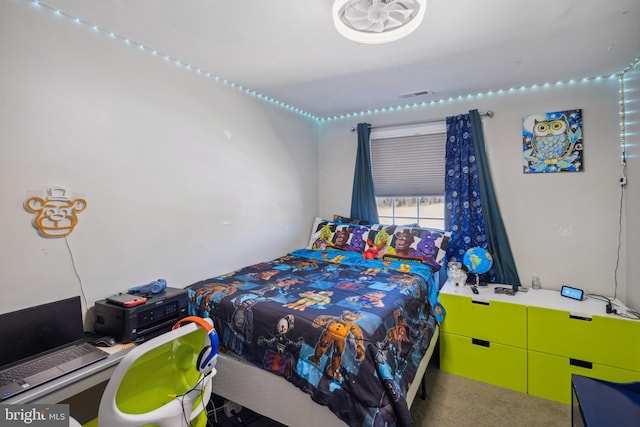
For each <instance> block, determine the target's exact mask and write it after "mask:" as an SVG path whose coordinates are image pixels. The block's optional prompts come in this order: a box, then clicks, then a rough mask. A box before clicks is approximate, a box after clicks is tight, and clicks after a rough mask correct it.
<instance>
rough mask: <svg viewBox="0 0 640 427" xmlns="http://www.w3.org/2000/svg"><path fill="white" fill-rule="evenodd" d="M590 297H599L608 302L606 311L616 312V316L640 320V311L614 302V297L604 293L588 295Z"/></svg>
mask: <svg viewBox="0 0 640 427" xmlns="http://www.w3.org/2000/svg"><path fill="white" fill-rule="evenodd" d="M587 296H588V297H589V298H593V299H597V300H600V301H603V302H605V303H606V305H605V311H606V313H607V314H614V315H616V316H620V317H625V318H627V319H633V320H640V313H638V312H637V311H634V310H630V309H628V308H626V307H625V308H624V311H623V309H622V307H620V306H619V305H618V304H616V303H614V302H613V301H614V300H612V299H610V298H608V297H605V296H603V295H598V294H589V295H587Z"/></svg>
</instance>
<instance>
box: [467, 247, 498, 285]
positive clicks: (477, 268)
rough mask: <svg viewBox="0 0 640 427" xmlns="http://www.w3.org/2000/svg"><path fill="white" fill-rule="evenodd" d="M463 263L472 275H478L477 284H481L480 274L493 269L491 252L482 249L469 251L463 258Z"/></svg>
mask: <svg viewBox="0 0 640 427" xmlns="http://www.w3.org/2000/svg"><path fill="white" fill-rule="evenodd" d="M462 263H463V264H464V265H465V266H466V267H467V268H468V269H469V271H470V272H471V273H474V274H475V275H476V284H479V283H480V279H479V277H478V275H479V274H484V273H486V272H487V271H489V269H490V268H491V265H492V264H493V258H492V257H491V254H490V253H489V251H487V250H486V249H484V248H481V247H475V248H470V249H468V250H467V251H466V252H465V253H464V256H463V257H462Z"/></svg>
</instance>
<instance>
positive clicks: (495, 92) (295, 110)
mask: <svg viewBox="0 0 640 427" xmlns="http://www.w3.org/2000/svg"><path fill="white" fill-rule="evenodd" d="M26 1H28V2H29V3H31V4H33V5H34V6H36V7H37V8H41V7H42V8H45V9H48V10H50V11H51V12H53V15H55V16H56V17H64V18H68V19H69V20H70V21H71V22H72V23H73V24H75V25H84V26H87V27H88V28H90V29H91V30H92V31H93V32H95V33H100V34H105V35H106V36H107V37H109V38H110V39H113V40H115V41H119V42H122V43H123V44H124V45H125V46H129V47H135V48H136V49H137V50H139V51H141V52H143V53H148V54H150V55H151V56H158V57H160V58H162V59H163V60H164V62H167V63H171V64H174V65H176V66H179V67H182V68H184V69H186V70H189V71H193V72H195V73H197V74H199V75H202V76H204V77H206V78H208V79H211V80H213V81H215V82H218V83H221V84H223V85H225V86H227V87H230V88H232V89H235V90H238V91H240V92H242V93H244V94H245V95H249V96H252V97H255V98H257V99H259V100H262V101H264V102H267V103H270V104H273V105H275V106H278V107H280V108H283V109H285V110H287V111H290V112H293V113H296V114H299V115H301V116H303V117H306V118H309V119H311V120H313V121H314V122H316V123H325V122H332V121H336V120H343V119H350V118H357V117H363V116H368V115H372V114H381V113H389V112H395V111H401V110H408V109H416V108H425V107H432V106H436V105H441V104H444V103H447V102H455V101H464V100H471V99H474V98H483V97H484V96H495V95H504V94H510V93H518V92H522V91H526V90H539V89H541V88H549V87H552V86H554V87H560V86H564V85H573V84H577V83H587V82H591V81H600V80H602V79H605V78H615V79H621V84H620V89H619V91H620V102H621V110H620V119H621V120H620V121H621V139H622V141H621V142H622V146H623V148H624V146H625V140H624V135H625V129H624V120H625V111H624V102H625V100H624V76H625V74H626V73H627V72H629V71H631V70H633V69H635V68H636V66H637V65H638V63H639V62H640V58H636V59H635V60H634V61H633V62H632V63H631V64H630V65H629V66H628V67H627V68H626V69H625V70H623V71H622V72H621V73H616V74H612V75H610V76H599V77H585V78H583V79H581V80H568V81H558V82H555V83H544V84H532V85H529V86H521V87H519V88H510V89H499V90H490V91H487V92H479V93H476V94H468V95H464V96H462V95H461V96H457V97H449V98H446V99H445V98H441V99H438V100H432V101H429V102H421V103H414V104H405V105H397V106H387V107H380V108H375V109H371V110H367V111H359V112H352V113H346V114H340V115H334V116H327V117H318V116H317V115H314V114H311V113H309V112H306V111H304V110H302V109H300V108H298V107H295V106H292V105H289V104H287V103H285V102H282V101H279V100H277V99H274V98H272V97H270V96H268V95H265V94H262V93H260V92H257V91H255V90H253V89H250V88H246V87H244V86H242V85H240V84H238V83H235V82H233V81H230V80H227V79H224V78H222V77H220V76H217V75H215V74H213V73H211V72H208V71H206V70H202V69H200V68H198V67H196V66H194V65H191V64H188V63H186V62H184V61H182V60H180V59H178V58H176V57H173V56H171V55H168V54H166V53H162V52H160V51H158V50H155V49H152V48H149V47H148V46H145V45H143V44H142V43H138V42H135V41H133V40H131V39H129V38H127V37H123V36H121V35H119V34H116V33H113V32H111V31H109V30H106V29H104V28H101V27H99V26H97V25H94V24H93V23H91V22H88V21H86V20H84V19H82V18H79V17H76V16H72V15H70V14H68V13H66V12H63V11H61V10H59V9H57V8H53V7H51V6H48V5H46V4H44V3H41V2H40V1H38V0H26ZM347 1H348V0H336V3H339V2H340V3H343V4H344V3H346V2H347ZM365 1H369V0H365ZM417 1H418V2H419V3H425V4H426V0H417ZM334 7H335V4H334Z"/></svg>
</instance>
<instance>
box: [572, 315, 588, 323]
mask: <svg viewBox="0 0 640 427" xmlns="http://www.w3.org/2000/svg"><path fill="white" fill-rule="evenodd" d="M569 319H575V320H584V321H586V322H591V320H592V319H591V317H583V316H578V315H577V314H569Z"/></svg>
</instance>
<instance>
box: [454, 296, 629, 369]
mask: <svg viewBox="0 0 640 427" xmlns="http://www.w3.org/2000/svg"><path fill="white" fill-rule="evenodd" d="M445 308H446V307H445ZM528 348H529V349H530V350H535V351H540V352H544V353H551V354H557V355H560V356H565V357H568V358H574V359H580V360H585V361H588V362H592V363H598V364H604V365H609V366H613V367H617V368H624V369H629V370H632V371H639V372H640V322H638V321H634V320H628V319H622V318H614V317H606V316H593V317H591V318H586V319H585V318H581V317H577V316H572V315H571V314H570V313H569V312H568V311H563V310H553V309H548V308H540V307H533V306H530V307H529V313H528Z"/></svg>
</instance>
